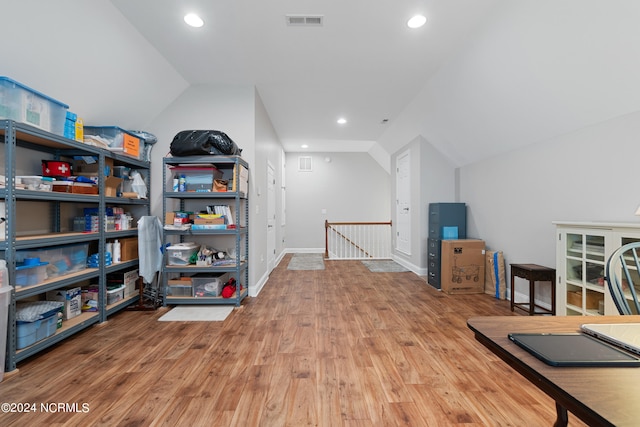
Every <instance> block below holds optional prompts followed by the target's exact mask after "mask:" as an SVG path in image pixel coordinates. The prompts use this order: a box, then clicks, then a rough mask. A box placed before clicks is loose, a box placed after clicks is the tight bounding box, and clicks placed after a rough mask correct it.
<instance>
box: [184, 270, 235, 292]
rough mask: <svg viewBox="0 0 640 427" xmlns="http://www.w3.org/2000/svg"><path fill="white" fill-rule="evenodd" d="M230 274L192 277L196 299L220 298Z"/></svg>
mask: <svg viewBox="0 0 640 427" xmlns="http://www.w3.org/2000/svg"><path fill="white" fill-rule="evenodd" d="M228 280H229V274H228V273H226V274H219V275H215V276H214V275H199V274H198V275H196V276H192V277H191V283H192V285H193V296H194V297H201V298H202V297H219V296H220V294H221V293H222V287H223V286H224V284H225V282H227V281H228Z"/></svg>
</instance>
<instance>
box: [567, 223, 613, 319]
mask: <svg viewBox="0 0 640 427" xmlns="http://www.w3.org/2000/svg"><path fill="white" fill-rule="evenodd" d="M565 248H566V252H565V260H566V271H565V272H564V274H565V281H566V296H565V297H566V314H567V315H587V314H591V315H598V314H604V294H605V279H604V269H605V262H606V258H605V236H604V235H597V234H588V233H567V234H566V246H565Z"/></svg>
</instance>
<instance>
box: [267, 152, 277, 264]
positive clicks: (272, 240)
mask: <svg viewBox="0 0 640 427" xmlns="http://www.w3.org/2000/svg"><path fill="white" fill-rule="evenodd" d="M267 181H268V182H267V271H269V272H270V271H271V270H273V269H274V268H275V266H276V174H275V170H274V168H273V166H271V163H268V164H267Z"/></svg>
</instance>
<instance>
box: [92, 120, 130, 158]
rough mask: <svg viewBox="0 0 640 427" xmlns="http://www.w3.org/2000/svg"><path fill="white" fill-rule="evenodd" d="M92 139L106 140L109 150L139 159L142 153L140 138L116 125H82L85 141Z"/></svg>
mask: <svg viewBox="0 0 640 427" xmlns="http://www.w3.org/2000/svg"><path fill="white" fill-rule="evenodd" d="M92 139H94V140H97V141H101V142H106V143H107V144H109V150H111V151H114V152H121V153H122V154H126V155H127V156H130V157H135V158H136V159H139V158H140V154H141V153H142V150H141V149H140V138H138V137H137V136H135V135H134V134H132V133H130V132H127V131H126V130H124V129H120V128H119V127H117V126H84V140H85V142H91V140H92Z"/></svg>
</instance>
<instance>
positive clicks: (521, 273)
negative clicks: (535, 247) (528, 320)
mask: <svg viewBox="0 0 640 427" xmlns="http://www.w3.org/2000/svg"><path fill="white" fill-rule="evenodd" d="M510 265H511V311H514V308H515V307H518V308H519V309H521V310H524V311H526V312H527V313H529V316H533V315H534V314H552V315H555V314H556V270H555V269H554V268H549V267H543V266H542V265H538V264H510ZM516 277H521V278H523V279H526V280H528V281H529V301H527V302H515V278H516ZM536 282H551V310H549V309H547V308H545V307H541V306H539V305H537V304H536V302H535V295H536V293H535V289H536V285H535V284H536ZM536 308H537V309H538V310H536Z"/></svg>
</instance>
